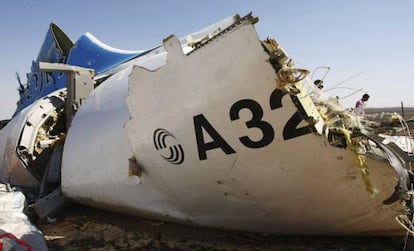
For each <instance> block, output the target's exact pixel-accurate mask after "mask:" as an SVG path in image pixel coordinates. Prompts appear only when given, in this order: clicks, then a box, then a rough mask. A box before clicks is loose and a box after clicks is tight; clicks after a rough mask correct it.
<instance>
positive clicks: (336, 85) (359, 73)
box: [325, 72, 362, 91]
mask: <svg viewBox="0 0 414 251" xmlns="http://www.w3.org/2000/svg"><path fill="white" fill-rule="evenodd" d="M361 74H362V72H358V73H357V74H354V75H352V76H350V77H349V78H347V79H344V80H342V81H339V82H338V83H336V84H335V85H333V86H332V87H331V88H329V89H326V90H325V91H329V90H331V89H334V88H336V87H338V86H339V85H340V84H342V83H344V82H346V81H348V80H351V79H353V78H355V77H357V76H358V75H361Z"/></svg>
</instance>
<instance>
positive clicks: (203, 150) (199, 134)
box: [193, 114, 236, 160]
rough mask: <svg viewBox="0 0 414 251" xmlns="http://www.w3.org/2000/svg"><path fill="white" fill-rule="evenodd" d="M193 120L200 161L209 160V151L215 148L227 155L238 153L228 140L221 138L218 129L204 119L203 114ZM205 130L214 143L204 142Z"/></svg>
mask: <svg viewBox="0 0 414 251" xmlns="http://www.w3.org/2000/svg"><path fill="white" fill-rule="evenodd" d="M193 120H194V129H195V135H196V140H197V148H198V157H199V159H200V160H205V159H207V151H209V150H212V149H215V148H220V149H221V150H222V151H223V152H225V153H226V154H232V153H235V152H236V151H234V149H233V148H232V147H231V146H230V145H229V144H228V143H227V142H226V140H224V138H223V137H221V135H220V134H219V133H218V132H217V131H216V129H214V128H213V126H212V125H211V124H210V123H209V122H208V120H207V119H206V118H205V117H204V115H203V114H199V115H197V116H194V118H193ZM203 128H204V130H205V131H206V132H207V133H208V134H209V135H210V137H211V138H212V139H213V141H211V142H205V141H204V135H203Z"/></svg>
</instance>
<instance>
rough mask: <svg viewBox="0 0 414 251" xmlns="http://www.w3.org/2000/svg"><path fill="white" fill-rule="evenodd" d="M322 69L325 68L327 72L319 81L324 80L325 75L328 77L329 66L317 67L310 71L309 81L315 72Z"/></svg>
mask: <svg viewBox="0 0 414 251" xmlns="http://www.w3.org/2000/svg"><path fill="white" fill-rule="evenodd" d="M322 68H325V69H327V70H326V72H325V74H324V75H323V76H322V78H319V79H320V80H324V79H325V77H326V75H328V72H329V70H330V69H331V67H329V66H319V67H316V68H315V70H313V71H312V75H311V79H312V80H313V74H314V73H315V72H316V70H318V69H322Z"/></svg>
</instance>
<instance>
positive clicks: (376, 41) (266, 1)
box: [0, 0, 414, 120]
mask: <svg viewBox="0 0 414 251" xmlns="http://www.w3.org/2000/svg"><path fill="white" fill-rule="evenodd" d="M249 12H252V13H253V15H254V16H257V17H259V22H258V23H257V24H256V25H255V28H256V31H257V33H258V35H259V37H260V38H261V39H265V38H267V37H273V38H275V39H276V40H277V41H278V42H279V43H280V44H281V45H282V47H283V48H284V49H285V51H286V52H287V53H288V55H289V56H290V57H291V58H292V59H293V60H294V61H295V62H296V66H297V67H300V68H306V69H308V70H310V71H312V74H310V75H309V76H310V77H312V79H316V78H321V77H323V76H324V75H325V74H326V72H327V68H326V67H329V71H328V73H327V74H326V76H325V78H324V85H325V90H326V91H327V93H328V94H330V95H335V96H338V97H339V98H340V102H341V103H342V105H343V106H344V107H345V108H348V107H351V106H353V105H354V103H355V102H356V100H358V99H359V98H360V97H361V96H362V94H363V93H365V92H367V93H369V95H370V96H371V98H370V100H369V102H368V107H399V106H401V103H403V105H404V107H414V80H413V77H412V76H413V69H412V68H414V63H413V62H414V15H413V13H414V0H395V1H391V0H341V1H340V0H292V1H285V0H284V1H281V0H208V1H207V0H204V1H198V0H193V1H188V0H163V1H162V0H122V1H117V0H67V1H58V0H37V1H32V0H1V1H0V34H1V39H0V45H1V46H0V107H1V108H0V120H1V119H8V118H10V117H11V116H12V114H13V113H14V110H15V109H16V102H17V100H18V92H17V87H18V82H17V80H16V77H15V73H16V72H18V73H19V74H20V76H21V78H22V80H23V82H26V73H27V72H29V71H30V66H31V61H32V60H33V59H36V58H37V55H38V53H39V50H40V46H41V44H42V42H43V39H44V37H45V35H46V31H47V29H48V27H49V24H50V23H51V22H53V23H55V24H57V25H58V26H59V27H60V28H61V29H62V30H63V31H64V32H65V33H66V34H67V35H68V36H69V38H70V39H71V40H72V41H73V42H76V40H77V39H78V38H79V37H80V36H81V35H82V34H84V33H86V32H90V33H91V34H93V35H94V36H95V37H97V38H98V39H99V40H101V41H102V42H104V43H106V44H108V45H110V46H112V47H115V48H119V49H125V50H143V49H149V48H152V47H154V46H156V45H160V44H161V43H162V40H163V38H165V37H168V36H169V35H171V34H175V35H176V36H178V37H183V36H185V35H186V34H189V33H192V32H195V31H198V30H200V29H202V28H204V27H206V26H208V25H210V24H213V23H215V22H217V21H219V20H221V19H224V18H226V17H229V16H232V15H234V14H240V15H241V16H244V15H246V14H248V13H249ZM358 90H359V91H358ZM354 92H355V93H354ZM353 93H354V94H353ZM351 94H352V95H351Z"/></svg>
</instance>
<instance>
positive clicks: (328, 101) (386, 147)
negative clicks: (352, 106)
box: [262, 38, 414, 233]
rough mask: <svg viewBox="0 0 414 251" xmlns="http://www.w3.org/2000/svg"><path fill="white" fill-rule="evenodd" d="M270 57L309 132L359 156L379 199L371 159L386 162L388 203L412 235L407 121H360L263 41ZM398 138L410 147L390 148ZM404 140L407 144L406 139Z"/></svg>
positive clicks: (365, 176)
mask: <svg viewBox="0 0 414 251" xmlns="http://www.w3.org/2000/svg"><path fill="white" fill-rule="evenodd" d="M262 45H263V47H264V49H265V51H267V52H268V54H269V62H270V63H271V64H272V66H273V68H274V69H275V72H276V79H275V80H276V88H278V89H281V90H282V91H283V92H285V93H288V94H289V95H290V96H291V98H292V101H293V103H294V104H295V105H296V107H297V108H298V112H299V114H300V116H301V117H302V119H303V120H305V121H307V122H308V127H309V128H311V129H313V130H312V131H313V132H317V133H318V134H319V135H322V136H324V137H325V138H326V139H327V140H328V142H329V144H330V145H331V146H333V147H338V148H343V149H345V150H347V151H350V152H351V153H352V154H353V156H355V165H356V166H357V168H359V169H360V172H361V175H362V179H363V181H364V183H365V188H366V190H367V191H368V192H369V193H370V194H371V195H372V196H375V194H376V193H378V190H377V189H378V188H377V187H376V186H375V184H372V182H371V180H370V177H369V170H368V169H369V167H368V165H367V161H366V158H370V159H373V160H377V161H380V162H387V163H389V165H390V166H391V167H392V168H393V169H394V171H395V173H396V176H397V180H398V182H397V184H396V186H395V191H394V193H393V194H392V195H390V196H389V198H387V199H385V200H384V201H383V204H385V205H389V204H392V203H395V202H397V201H399V202H400V203H401V204H402V207H403V211H404V213H403V214H402V215H400V216H398V218H397V221H398V222H399V223H400V224H401V225H403V226H404V228H406V229H407V230H409V231H410V232H411V233H413V212H414V202H413V187H414V174H413V172H412V169H411V167H412V162H413V160H414V159H413V150H412V149H413V148H412V145H413V144H414V143H413V137H412V136H411V133H410V130H409V128H408V127H407V126H406V123H405V122H404V120H403V118H402V117H401V116H399V115H398V114H395V113H394V114H392V115H389V114H388V115H384V114H381V115H380V116H365V117H360V116H358V115H356V114H355V113H353V112H352V111H348V110H345V109H343V108H342V106H341V105H340V103H339V101H338V99H337V98H335V97H329V96H327V95H326V94H325V93H323V91H322V90H321V89H320V88H318V87H317V86H314V85H313V84H310V81H309V80H308V79H307V78H306V75H307V74H308V73H309V71H307V70H306V69H299V68H295V67H294V63H293V61H292V60H291V59H289V57H288V56H287V55H286V53H285V52H284V51H283V49H282V48H281V47H280V46H279V44H278V43H277V42H276V41H275V40H274V39H270V38H268V39H267V40H264V41H262ZM394 136H396V137H399V140H400V142H401V141H404V142H405V144H404V145H405V146H406V147H401V145H400V146H397V145H396V144H386V143H385V142H386V141H387V140H390V141H391V139H389V137H394ZM401 137H402V139H401Z"/></svg>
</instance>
